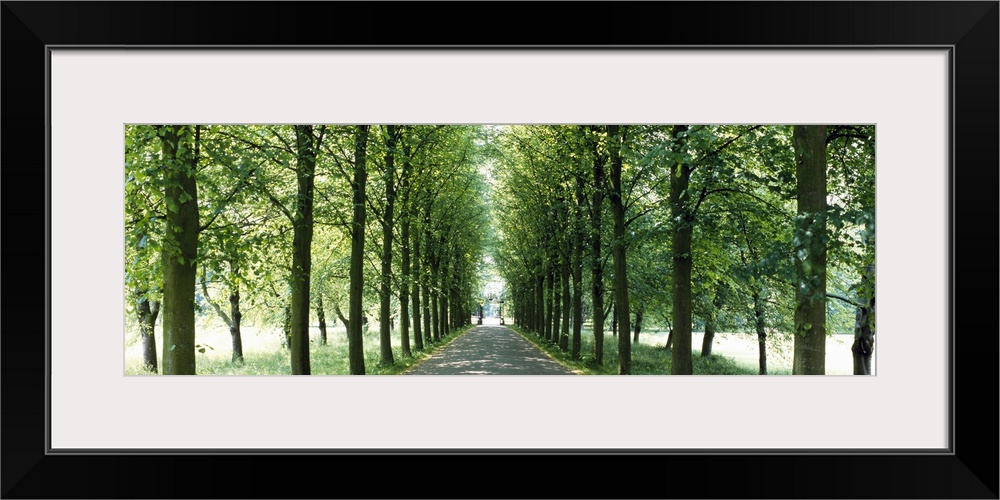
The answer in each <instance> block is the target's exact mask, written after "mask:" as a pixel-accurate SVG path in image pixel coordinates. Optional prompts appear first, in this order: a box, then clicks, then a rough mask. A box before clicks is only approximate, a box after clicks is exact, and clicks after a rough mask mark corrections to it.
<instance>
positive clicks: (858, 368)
mask: <svg viewBox="0 0 1000 500" xmlns="http://www.w3.org/2000/svg"><path fill="white" fill-rule="evenodd" d="M874 273H875V266H868V267H867V268H866V269H865V276H864V277H863V278H862V279H863V280H865V281H869V282H871V281H874V277H873V276H874ZM862 288H863V289H864V288H869V289H872V294H871V297H869V298H868V301H867V302H868V303H867V305H866V307H859V308H858V309H857V312H856V314H855V320H854V345H852V346H851V352H852V353H853V356H854V374H855V375H871V374H872V353H874V352H875V330H874V321H873V316H874V313H875V294H874V288H873V287H871V286H868V287H864V286H863V287H862Z"/></svg>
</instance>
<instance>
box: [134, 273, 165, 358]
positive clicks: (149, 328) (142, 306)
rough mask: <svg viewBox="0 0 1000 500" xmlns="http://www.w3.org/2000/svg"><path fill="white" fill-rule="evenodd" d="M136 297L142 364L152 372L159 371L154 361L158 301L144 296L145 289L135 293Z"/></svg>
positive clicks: (158, 309)
mask: <svg viewBox="0 0 1000 500" xmlns="http://www.w3.org/2000/svg"><path fill="white" fill-rule="evenodd" d="M136 296H137V297H138V303H139V305H138V309H137V310H138V316H139V335H140V336H141V337H142V365H143V366H144V367H145V368H146V370H149V371H151V372H153V373H158V372H159V367H158V366H157V363H156V336H155V333H156V332H155V329H156V316H158V315H159V313H160V303H159V302H152V301H150V300H149V298H148V297H146V291H144V290H143V291H139V292H137V293H136Z"/></svg>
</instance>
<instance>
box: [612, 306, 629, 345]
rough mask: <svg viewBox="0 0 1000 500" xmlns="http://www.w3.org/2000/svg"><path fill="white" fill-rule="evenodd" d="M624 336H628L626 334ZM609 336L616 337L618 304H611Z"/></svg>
mask: <svg viewBox="0 0 1000 500" xmlns="http://www.w3.org/2000/svg"><path fill="white" fill-rule="evenodd" d="M626 335H628V334H627V333H626ZM611 336H612V337H618V303H617V302H612V303H611Z"/></svg>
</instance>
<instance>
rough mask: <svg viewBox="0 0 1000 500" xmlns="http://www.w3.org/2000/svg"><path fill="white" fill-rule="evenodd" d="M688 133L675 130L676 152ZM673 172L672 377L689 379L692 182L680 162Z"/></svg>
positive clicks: (687, 168)
mask: <svg viewBox="0 0 1000 500" xmlns="http://www.w3.org/2000/svg"><path fill="white" fill-rule="evenodd" d="M685 132H687V126H685V125H677V126H674V137H675V140H676V142H677V147H676V148H675V151H683V150H684V143H685V142H686V141H684V139H682V138H678V135H680V134H683V133H685ZM674 168H675V169H676V170H675V171H674V172H671V175H670V200H671V203H670V204H671V218H672V219H673V221H674V224H673V225H672V226H671V232H672V237H671V243H672V245H673V246H672V251H673V265H674V266H673V267H674V269H673V274H674V276H673V282H674V297H673V318H672V319H671V321H670V323H671V325H672V326H673V329H674V335H673V344H674V345H673V350H672V351H671V361H672V365H671V370H670V371H671V373H673V374H674V375H691V374H692V373H693V366H692V365H691V234H692V228H693V225H694V214H693V213H692V211H691V207H690V206H689V201H690V195H689V193H688V184H689V182H690V180H691V167H690V166H689V165H686V164H685V163H684V162H683V161H680V162H679V163H678V164H677V165H676V166H675V167H674Z"/></svg>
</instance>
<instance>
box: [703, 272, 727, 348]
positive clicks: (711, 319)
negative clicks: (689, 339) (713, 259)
mask: <svg viewBox="0 0 1000 500" xmlns="http://www.w3.org/2000/svg"><path fill="white" fill-rule="evenodd" d="M723 291H724V288H723V282H722V281H719V282H718V283H717V284H716V287H715V297H713V298H712V309H711V310H710V311H709V312H708V315H707V317H706V318H705V336H704V337H703V338H702V340H701V357H703V358H710V357H712V342H713V341H714V340H715V321H716V319H717V317H718V314H719V311H720V310H722V303H723V302H722V297H723Z"/></svg>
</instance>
